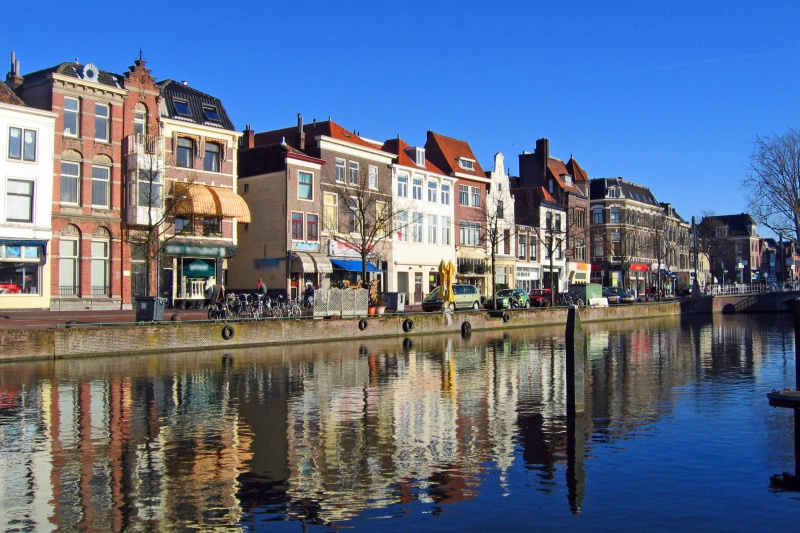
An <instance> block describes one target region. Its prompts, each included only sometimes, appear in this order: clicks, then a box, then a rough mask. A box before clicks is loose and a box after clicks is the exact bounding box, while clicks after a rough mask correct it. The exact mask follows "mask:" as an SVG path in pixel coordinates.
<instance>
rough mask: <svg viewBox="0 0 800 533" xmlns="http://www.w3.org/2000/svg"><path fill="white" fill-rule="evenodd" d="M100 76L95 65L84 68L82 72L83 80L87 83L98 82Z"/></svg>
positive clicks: (91, 64) (90, 64)
mask: <svg viewBox="0 0 800 533" xmlns="http://www.w3.org/2000/svg"><path fill="white" fill-rule="evenodd" d="M98 75H99V70H98V69H97V67H96V66H94V63H89V64H88V65H85V66H84V67H83V70H82V71H81V78H83V79H84V80H85V81H94V82H96V81H97V77H98Z"/></svg>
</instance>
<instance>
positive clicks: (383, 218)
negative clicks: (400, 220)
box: [375, 201, 389, 237]
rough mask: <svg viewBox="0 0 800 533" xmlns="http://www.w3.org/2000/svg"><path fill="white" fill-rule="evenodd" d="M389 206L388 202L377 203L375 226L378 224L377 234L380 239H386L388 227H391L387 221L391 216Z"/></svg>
mask: <svg viewBox="0 0 800 533" xmlns="http://www.w3.org/2000/svg"><path fill="white" fill-rule="evenodd" d="M388 208H389V205H388V204H387V203H386V202H380V201H376V202H375V224H377V228H375V233H376V235H378V236H379V237H385V236H386V234H387V233H388V232H387V226H388V225H389V221H388V220H387V218H388V216H389V214H388V211H387V209H388Z"/></svg>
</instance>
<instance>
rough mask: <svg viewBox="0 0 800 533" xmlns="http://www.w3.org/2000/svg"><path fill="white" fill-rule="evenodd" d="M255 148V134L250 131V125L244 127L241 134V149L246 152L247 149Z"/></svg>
mask: <svg viewBox="0 0 800 533" xmlns="http://www.w3.org/2000/svg"><path fill="white" fill-rule="evenodd" d="M255 146H256V132H254V131H253V130H252V128H251V127H250V124H248V125H247V126H246V127H245V130H244V132H242V148H244V149H245V150H247V149H248V148H255Z"/></svg>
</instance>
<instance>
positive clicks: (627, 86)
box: [0, 0, 800, 234]
mask: <svg viewBox="0 0 800 533" xmlns="http://www.w3.org/2000/svg"><path fill="white" fill-rule="evenodd" d="M34 5H35V9H9V10H7V13H6V15H5V21H4V24H3V26H4V28H3V31H2V32H1V33H0V54H5V56H2V55H0V61H2V59H3V57H5V58H6V62H5V64H6V65H9V64H10V63H9V61H10V54H11V51H16V54H17V59H18V60H20V63H21V70H22V73H23V74H25V73H27V72H32V71H34V70H38V69H41V68H45V67H49V66H53V65H56V64H58V63H60V62H62V61H73V60H75V58H78V59H79V60H80V62H82V63H88V62H93V63H95V64H96V65H97V66H98V67H99V68H101V69H104V70H108V71H112V72H117V73H124V72H125V71H126V70H127V67H128V66H129V65H131V64H132V62H133V60H134V59H135V58H136V57H137V55H138V53H139V50H140V49H141V50H142V51H143V54H144V57H145V59H146V60H147V62H148V66H149V67H150V68H152V71H153V75H154V76H155V77H156V78H158V79H166V78H173V79H177V80H187V81H188V82H189V84H190V85H192V86H193V87H195V88H197V89H199V90H201V91H204V92H207V93H209V94H213V95H215V96H217V97H219V98H220V99H221V100H222V101H223V103H224V104H225V107H226V108H227V110H228V113H229V114H230V115H231V118H232V119H233V121H234V124H235V125H236V128H237V129H238V130H240V131H241V130H242V129H244V127H245V125H246V124H251V125H252V127H253V128H254V129H255V130H256V131H264V130H268V129H274V128H279V127H286V126H290V125H293V124H295V123H296V115H297V113H301V114H302V115H303V117H304V119H305V120H306V121H307V122H308V121H311V120H312V119H315V118H316V119H317V120H325V119H327V118H328V117H331V118H332V119H333V120H334V121H336V122H338V123H339V124H341V125H342V126H344V127H346V128H348V129H351V130H358V131H359V132H360V133H361V135H363V136H365V137H369V138H371V139H375V140H386V139H388V138H393V137H396V136H397V135H398V134H399V135H401V136H402V137H403V139H405V140H406V141H407V142H409V143H410V144H411V145H421V144H423V143H424V142H425V133H426V131H427V130H429V129H431V130H434V131H436V132H438V133H442V134H444V135H448V136H452V137H456V138H459V139H464V140H466V141H468V142H469V143H470V145H471V146H472V148H473V150H474V151H475V154H476V156H477V157H478V159H479V160H480V162H481V165H482V166H483V167H484V169H487V170H488V169H490V168H491V167H492V165H493V157H494V154H495V153H497V152H502V153H503V154H504V155H505V157H506V166H507V167H509V169H510V172H511V173H512V174H514V175H515V174H516V173H517V169H518V163H517V156H518V154H519V153H521V152H522V151H524V150H528V151H533V149H534V146H535V142H536V139H538V138H541V137H547V138H549V139H550V150H551V155H553V156H554V157H560V158H562V159H564V160H567V159H569V157H570V155H574V157H575V158H576V160H577V161H578V162H579V163H580V164H581V165H582V166H583V168H584V169H585V170H586V171H587V172H588V174H589V176H590V177H592V178H597V177H616V176H622V177H623V178H625V179H628V180H630V181H633V182H636V183H639V184H642V185H645V186H648V187H650V189H651V190H652V191H653V193H654V194H655V195H656V198H658V200H659V201H662V202H671V203H672V204H673V205H674V206H675V207H676V209H677V210H678V212H679V214H681V216H683V217H684V218H685V219H686V220H690V219H691V217H692V216H693V215H695V216H699V215H701V214H702V212H704V211H713V212H715V213H716V214H732V213H740V212H745V211H746V209H747V206H746V202H745V200H744V191H743V190H742V189H741V187H740V185H739V181H740V179H741V178H742V176H743V175H744V173H745V172H746V169H747V165H748V161H749V155H750V153H751V151H752V143H753V140H754V139H755V136H756V135H758V134H761V135H771V134H774V133H782V132H784V131H786V130H787V129H788V128H790V127H798V126H799V125H798V124H797V120H796V117H797V116H798V106H800V98H798V87H799V86H800V84H798V76H800V68H798V67H800V65H798V63H800V39H798V38H797V31H798V30H797V28H798V26H799V25H800V3H797V2H790V1H786V2H772V1H760V2H744V1H726V2H719V1H716V2H712V1H703V0H699V1H693V2H685V1H682V0H678V1H673V2H646V1H644V2H643V1H621V2H613V1H611V2H597V1H576V2H536V1H528V2H523V1H507V2H496V3H493V2H469V1H463V0H462V1H450V0H447V1H441V2H417V1H408V2H393V3H382V2H374V1H370V2H366V1H364V2H362V1H348V2H253V3H250V4H249V5H247V6H246V7H244V6H245V4H236V3H233V4H231V3H224V2H223V3H221V2H206V1H196V2H184V1H178V2H172V3H170V4H169V5H167V4H165V3H162V2H151V1H150V0H139V1H138V2H133V3H130V2H128V3H109V2H94V1H86V2H80V1H78V2H74V3H71V4H69V5H68V4H66V3H63V2H53V1H50V0H43V1H39V2H36V3H35V4H33V5H32V6H31V7H33V6H34ZM239 6H243V7H242V8H241V9H242V10H241V11H240V12H236V9H239ZM9 17H10V19H9ZM0 64H2V63H0ZM7 70H8V66H6V69H4V70H3V73H5V72H7ZM762 234H766V230H765V229H763V228H762Z"/></svg>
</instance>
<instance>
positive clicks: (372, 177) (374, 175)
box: [367, 165, 378, 190]
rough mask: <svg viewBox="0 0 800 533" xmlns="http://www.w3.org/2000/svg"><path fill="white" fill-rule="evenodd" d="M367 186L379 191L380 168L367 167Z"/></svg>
mask: <svg viewBox="0 0 800 533" xmlns="http://www.w3.org/2000/svg"><path fill="white" fill-rule="evenodd" d="M367 176H368V178H367V186H368V187H369V188H370V189H373V190H374V189H377V188H378V167H377V166H375V165H369V166H368V167H367Z"/></svg>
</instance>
